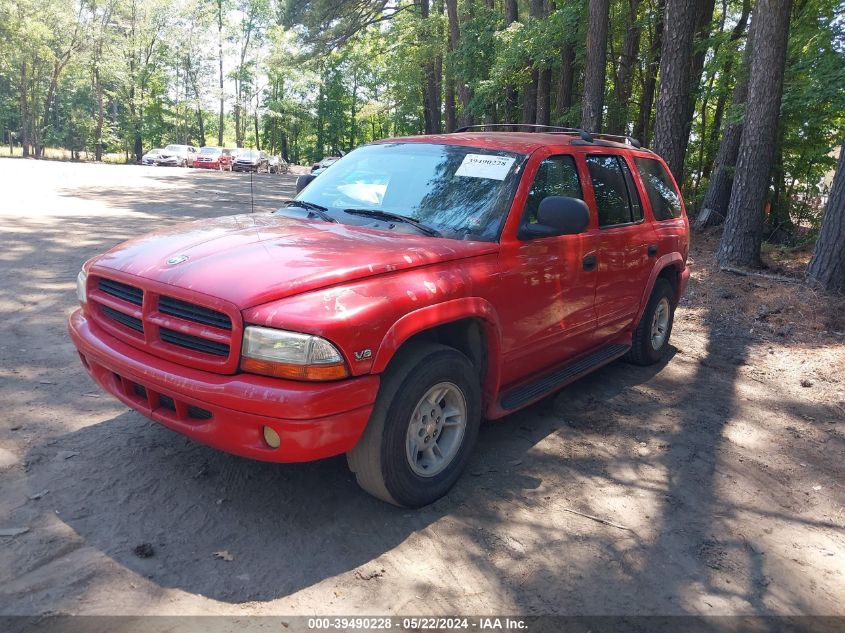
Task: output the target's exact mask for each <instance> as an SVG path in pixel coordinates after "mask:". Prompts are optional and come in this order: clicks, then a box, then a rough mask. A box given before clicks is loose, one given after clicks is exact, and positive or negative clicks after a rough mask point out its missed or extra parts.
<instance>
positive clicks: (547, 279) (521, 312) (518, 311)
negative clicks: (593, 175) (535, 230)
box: [497, 154, 599, 385]
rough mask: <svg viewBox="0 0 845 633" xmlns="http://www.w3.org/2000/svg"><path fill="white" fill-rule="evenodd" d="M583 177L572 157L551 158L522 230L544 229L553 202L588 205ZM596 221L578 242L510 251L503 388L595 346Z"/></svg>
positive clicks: (502, 311) (536, 243)
mask: <svg viewBox="0 0 845 633" xmlns="http://www.w3.org/2000/svg"><path fill="white" fill-rule="evenodd" d="M581 176H582V175H581V174H579V170H578V167H577V163H576V159H575V157H574V156H573V155H570V154H555V155H549V156H547V157H546V158H545V159H543V160H542V161H541V162H540V163H539V165H538V167H537V170H536V173H535V175H534V177H533V182H532V185H531V187H530V189H529V191H528V196H527V199H526V202H525V206H524V209H523V211H522V219H521V222H522V223H523V224H525V223H533V222H536V221H537V210H538V209H539V207H540V202H541V201H542V200H543V198H545V197H547V196H567V197H573V198H581V199H584V193H583V191H584V188H583V183H582V177H581ZM598 233H599V231H598V226H597V224H596V222H595V217H593V218H591V223H590V226H589V227H588V228H587V229H586V230H585V231H584V232H583V233H581V234H578V235H560V236H556V237H544V238H535V239H527V240H517V241H514V242H510V241H509V242H507V243H506V244H503V249H502V252H501V264H502V282H501V286H502V287H501V290H502V291H504V293H505V294H506V298H505V299H504V300H503V301H502V305H501V307H498V306H497V310H498V312H499V315H500V319H501V323H502V334H503V341H502V348H503V349H502V351H503V356H504V362H503V364H502V385H508V384H509V383H513V382H515V381H517V380H519V379H522V378H524V377H526V376H529V375H531V374H534V373H536V372H539V371H541V370H543V369H545V368H547V367H551V366H554V365H557V364H559V363H561V362H563V361H565V360H569V359H570V358H572V357H573V356H576V355H577V354H579V353H581V352H583V351H585V350H587V349H589V348H590V347H592V346H593V345H594V329H595V322H596V315H595V311H594V309H593V303H594V296H595V288H596V270H595V256H596V246H597V240H598Z"/></svg>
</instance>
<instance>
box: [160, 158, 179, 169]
mask: <svg viewBox="0 0 845 633" xmlns="http://www.w3.org/2000/svg"><path fill="white" fill-rule="evenodd" d="M181 162H182V159H180V158H178V157H177V156H172V157H170V158H159V159H158V160H157V161H156V164H158V165H161V166H162V167H176V166H178V165H179V163H181Z"/></svg>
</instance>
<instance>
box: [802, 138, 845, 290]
mask: <svg viewBox="0 0 845 633" xmlns="http://www.w3.org/2000/svg"><path fill="white" fill-rule="evenodd" d="M807 272H808V274H809V276H810V279H811V280H812V281H813V282H815V283H816V284H818V285H819V286H821V287H822V288H824V289H825V290H827V291H829V292H840V293H841V292H845V140H843V141H842V147H840V148H839V161H838V162H837V165H836V174H835V175H834V176H833V185H832V186H831V188H830V197H829V198H828V199H827V206H826V207H825V211H824V218H823V219H822V228H821V231H820V232H819V239H818V240H817V241H816V248H815V251H813V258H812V259H811V260H810V267H809V268H808V270H807Z"/></svg>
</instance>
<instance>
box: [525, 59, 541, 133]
mask: <svg viewBox="0 0 845 633" xmlns="http://www.w3.org/2000/svg"><path fill="white" fill-rule="evenodd" d="M539 79H540V72H539V71H538V70H536V69H534V70H532V71H531V79H529V80H528V83H527V84H525V85H524V86H523V87H522V122H523V123H529V124H533V123H536V122H537V82H538V81H539ZM525 129H526V131H531V128H525Z"/></svg>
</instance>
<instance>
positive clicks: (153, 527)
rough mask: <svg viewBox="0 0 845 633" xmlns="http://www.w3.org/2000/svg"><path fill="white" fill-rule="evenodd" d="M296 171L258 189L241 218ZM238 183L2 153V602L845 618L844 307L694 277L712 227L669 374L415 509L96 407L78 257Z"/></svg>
mask: <svg viewBox="0 0 845 633" xmlns="http://www.w3.org/2000/svg"><path fill="white" fill-rule="evenodd" d="M292 182H293V179H292V177H282V176H266V175H261V176H258V177H256V178H255V179H254V192H255V212H256V213H259V212H266V211H267V210H269V209H272V208H274V205H275V203H276V201H277V200H278V199H280V198H282V197H285V196H287V195H290V194H291V193H292ZM249 191H250V190H249V178H248V176H246V175H239V174H218V173H201V172H198V171H195V170H177V169H171V170H167V169H160V168H145V167H134V166H131V167H130V166H107V165H81V164H67V163H45V162H35V161H23V160H11V159H3V160H0V244H2V248H0V407H2V412H3V413H2V416H1V417H0V529H4V530H5V529H9V528H27V529H28V531H26V532H24V533H21V534H19V535H17V536H3V537H0V614H44V613H71V614H78V613H88V614H105V613H108V614H113V613H133V614H147V613H155V614H186V613H206V614H211V613H228V614H237V615H244V614H292V613H299V614H313V613H333V614H362V613H370V614H374V613H393V614H408V613H416V614H420V613H422V614H425V613H468V614H484V613H490V612H498V613H521V614H548V613H553V614H685V613H692V614H845V602H844V601H843V600H842V597H843V596H845V530H843V528H845V480H843V463H845V461H843V458H845V421H844V420H845V383H843V380H845V378H843V376H845V373H843V370H845V325H843V321H842V312H841V311H840V309H841V307H842V306H841V304H837V303H836V302H833V301H828V300H826V299H824V298H823V297H820V296H819V295H816V294H815V293H812V292H810V291H809V290H805V289H803V288H802V287H801V286H799V285H797V284H782V283H778V282H773V281H768V280H764V279H760V278H752V277H735V276H732V275H728V274H725V273H720V272H717V271H716V270H715V269H714V268H713V266H712V264H711V262H710V257H709V255H707V253H709V252H712V251H710V250H709V248H710V247H711V246H712V240H713V239H714V238H713V236H712V235H710V236H705V238H704V239H703V241H702V242H701V244H699V246H698V247H697V248H696V249H695V250H694V253H693V264H694V266H695V269H694V270H695V273H694V278H693V280H692V282H691V285H690V288H689V292H688V294H687V296H686V298H685V299H684V301H683V303H682V306H681V307H680V309H679V310H678V314H677V320H676V323H675V331H674V334H673V339H672V342H673V344H674V350H673V352H672V355H671V358H670V359H669V360H668V362H666V363H665V364H662V365H660V366H657V367H651V368H637V367H632V366H629V365H625V364H622V363H615V364H613V365H611V366H609V367H607V368H605V369H603V370H601V371H600V372H598V373H596V374H594V375H593V376H591V377H589V378H587V379H585V380H582V381H580V382H578V383H577V384H575V385H572V386H571V387H569V388H568V389H566V390H564V391H563V392H561V393H560V394H558V395H557V396H554V397H550V398H547V399H546V400H544V401H542V402H540V403H539V404H537V405H535V406H533V407H531V408H529V409H527V410H525V411H523V412H520V413H518V414H515V415H512V416H510V417H508V418H506V419H505V420H502V421H499V422H497V423H495V424H489V425H486V426H485V428H484V429H483V430H482V433H481V438H480V441H479V444H478V447H477V450H476V452H475V456H474V459H473V460H472V463H471V464H470V467H469V469H468V472H467V474H466V476H464V477H463V478H462V479H461V481H460V482H459V483H458V485H457V486H456V488H455V489H454V491H453V492H452V493H451V494H449V495H448V497H446V498H445V499H442V500H441V501H439V502H437V503H435V504H434V505H432V506H431V507H428V508H426V509H423V510H421V511H417V512H409V511H403V510H399V509H396V508H393V507H390V506H387V505H385V504H383V503H380V502H378V501H376V500H374V499H372V498H370V497H368V496H366V495H365V494H363V493H362V492H360V491H359V490H358V489H357V487H356V486H355V483H354V481H353V479H352V477H351V476H350V474H349V473H348V472H347V470H346V466H345V461H344V460H343V459H342V458H339V459H331V460H326V461H323V462H319V463H312V464H305V465H286V466H278V465H270V464H262V463H256V462H251V461H247V460H243V459H239V458H236V457H232V456H229V455H225V454H223V453H219V452H216V451H214V450H212V449H209V448H205V447H203V446H199V445H197V444H194V443H191V442H190V441H188V440H186V439H184V438H182V437H181V436H179V435H176V434H174V433H172V432H170V431H168V430H167V429H165V428H163V427H161V426H159V425H156V424H154V423H152V422H149V421H147V420H145V419H144V418H142V417H141V416H140V415H138V414H136V413H134V412H131V411H129V410H127V409H126V408H125V407H123V406H122V405H120V404H119V403H117V402H116V401H113V400H111V399H110V398H109V397H106V396H105V395H103V394H101V393H100V391H99V390H98V389H97V388H96V387H95V386H94V385H93V383H92V382H91V381H90V380H89V379H88V377H87V376H86V374H85V373H84V371H83V370H82V367H81V366H80V363H79V359H78V357H77V356H76V354H75V352H74V350H73V348H72V346H71V344H70V342H69V341H68V338H67V335H66V333H65V319H66V317H67V315H68V313H69V312H70V311H71V309H72V308H73V307H74V305H75V302H76V299H75V296H74V279H75V277H76V274H77V271H78V270H79V267H80V265H81V264H82V262H83V261H84V260H85V259H86V258H88V257H91V256H93V255H95V254H97V253H99V252H101V251H103V250H104V249H106V248H108V247H109V246H111V245H112V244H115V243H117V242H119V241H121V240H123V239H125V238H127V237H130V236H133V235H136V234H138V233H141V232H145V231H148V230H150V229H153V228H155V227H157V226H161V225H165V224H171V223H175V222H178V221H180V220H183V219H185V218H202V217H212V216H217V215H223V214H228V213H232V212H235V211H249V207H250V196H249ZM571 510H574V511H577V512H581V513H586V514H589V515H593V516H596V517H601V518H604V519H607V520H609V521H611V522H613V523H616V524H619V525H620V526H623V527H624V528H625V529H621V528H618V527H612V526H610V525H606V524H603V523H599V522H596V521H593V520H591V519H589V518H585V517H583V516H581V515H578V514H574V513H573V512H571ZM143 544H149V547H148V548H142V549H141V550H138V551H137V552H136V548H137V547H138V546H139V545H143ZM224 550H225V551H226V552H228V553H229V554H230V556H231V559H232V560H224V559H223V558H219V557H216V556H215V552H221V551H224ZM139 554H141V555H143V554H152V555H151V556H149V557H142V556H139Z"/></svg>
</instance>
